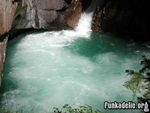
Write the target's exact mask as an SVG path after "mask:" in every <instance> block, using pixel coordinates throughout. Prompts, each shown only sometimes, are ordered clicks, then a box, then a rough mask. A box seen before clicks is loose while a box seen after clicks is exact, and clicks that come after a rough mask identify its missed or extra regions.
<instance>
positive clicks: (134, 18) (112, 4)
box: [92, 0, 150, 38]
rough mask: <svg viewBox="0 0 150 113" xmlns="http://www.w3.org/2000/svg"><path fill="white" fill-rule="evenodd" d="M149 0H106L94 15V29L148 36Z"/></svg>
mask: <svg viewBox="0 0 150 113" xmlns="http://www.w3.org/2000/svg"><path fill="white" fill-rule="evenodd" d="M149 11H150V4H149V1H148V0H104V3H103V4H102V5H99V6H97V9H96V11H95V13H94V16H93V23H92V29H93V31H104V32H112V33H117V34H123V35H126V34H127V35H133V36H135V37H141V38H143V37H146V36H147V35H148V32H149V31H148V27H149V24H148V23H149V20H150V16H149Z"/></svg>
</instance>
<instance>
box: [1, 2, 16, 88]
mask: <svg viewBox="0 0 150 113" xmlns="http://www.w3.org/2000/svg"><path fill="white" fill-rule="evenodd" d="M16 8H17V3H13V2H12V0H0V86H1V79H2V71H3V64H4V61H5V51H6V45H7V40H8V37H7V35H4V36H3V37H1V36H2V35H3V34H5V33H7V32H9V30H10V29H11V25H12V22H13V18H14V14H15V11H16Z"/></svg>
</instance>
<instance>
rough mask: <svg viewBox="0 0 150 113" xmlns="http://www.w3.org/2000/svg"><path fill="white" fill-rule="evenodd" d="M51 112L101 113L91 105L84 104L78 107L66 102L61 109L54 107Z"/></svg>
mask: <svg viewBox="0 0 150 113" xmlns="http://www.w3.org/2000/svg"><path fill="white" fill-rule="evenodd" d="M52 113H102V112H101V111H100V110H95V111H94V110H93V109H92V106H89V105H87V104H86V105H85V106H79V108H72V107H71V106H69V105H68V104H65V105H64V106H63V107H62V108H61V109H59V108H56V107H54V108H53V111H52Z"/></svg>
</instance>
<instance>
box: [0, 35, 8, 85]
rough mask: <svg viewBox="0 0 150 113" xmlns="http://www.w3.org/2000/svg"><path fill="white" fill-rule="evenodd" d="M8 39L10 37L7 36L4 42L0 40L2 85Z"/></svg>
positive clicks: (0, 77)
mask: <svg viewBox="0 0 150 113" xmlns="http://www.w3.org/2000/svg"><path fill="white" fill-rule="evenodd" d="M7 41H8V37H6V38H5V39H4V40H3V41H2V42H0V86H1V79H2V72H3V64H4V61H5V52H6V45H7Z"/></svg>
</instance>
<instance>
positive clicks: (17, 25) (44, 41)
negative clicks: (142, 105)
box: [0, 0, 150, 113]
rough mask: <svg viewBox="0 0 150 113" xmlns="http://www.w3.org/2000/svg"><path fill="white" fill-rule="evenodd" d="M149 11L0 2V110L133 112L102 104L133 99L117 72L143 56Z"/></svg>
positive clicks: (86, 2) (79, 2) (113, 2)
mask: <svg viewBox="0 0 150 113" xmlns="http://www.w3.org/2000/svg"><path fill="white" fill-rule="evenodd" d="M149 8H150V7H149V4H148V2H147V0H146V1H145V2H142V0H137V1H135V0H131V1H129V0H126V1H122V2H120V1H119V0H0V113H6V112H8V113H9V111H10V113H16V112H17V110H20V109H22V110H23V112H24V113H30V112H34V113H47V112H52V111H51V110H52V109H53V107H58V108H61V107H62V106H63V105H65V104H69V105H71V106H73V107H78V106H82V105H86V104H88V105H90V106H92V108H93V109H94V110H96V109H100V110H101V111H102V113H137V112H139V110H133V109H131V110H127V109H126V110H117V109H113V110H107V109H104V102H105V101H108V102H114V101H117V102H123V101H125V102H128V101H133V102H137V100H136V99H133V97H132V92H131V91H130V90H128V89H127V88H125V87H124V86H123V85H124V83H125V82H126V81H127V80H129V79H130V77H129V76H126V74H125V70H126V69H134V70H139V68H140V66H139V65H138V61H139V59H140V57H141V56H142V55H146V56H147V57H150V52H149V51H150V43H149V41H148V36H147V34H148V27H149V26H148V22H149V16H148V9H149ZM141 15H142V16H141ZM91 113H92V112H91Z"/></svg>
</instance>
